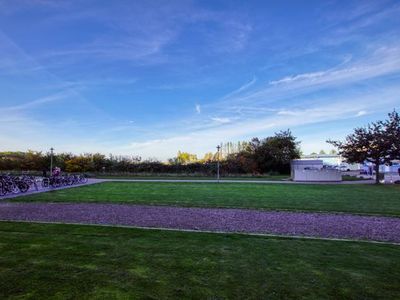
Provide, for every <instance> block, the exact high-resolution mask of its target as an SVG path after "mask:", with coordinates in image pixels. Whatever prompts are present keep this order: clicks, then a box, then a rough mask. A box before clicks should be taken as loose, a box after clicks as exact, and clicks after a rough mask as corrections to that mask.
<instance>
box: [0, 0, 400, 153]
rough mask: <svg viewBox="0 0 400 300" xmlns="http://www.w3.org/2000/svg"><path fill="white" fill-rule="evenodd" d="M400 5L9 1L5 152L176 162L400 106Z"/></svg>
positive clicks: (0, 34) (334, 127)
mask: <svg viewBox="0 0 400 300" xmlns="http://www.w3.org/2000/svg"><path fill="white" fill-rule="evenodd" d="M399 17H400V1H385V0H380V1H366V0H364V1H349V0H346V1H330V0H327V1H319V0H318V1H312V0H310V1H278V0H277V1H262V0H261V1H235V0H229V1H220V0H212V1H205V0H203V1H190V0H185V1H184V0H182V1H174V0H169V1H157V0H143V1H123V0H115V1H101V0H82V1H73V0H71V1H63V0H57V1H56V0H54V1H53V0H0V151H6V150H20V151H26V150H28V149H32V150H38V151H48V149H49V148H50V147H54V148H55V149H56V150H55V151H56V152H65V151H66V152H73V153H84V152H100V153H104V154H108V153H113V154H116V155H139V156H142V157H143V158H157V159H160V160H166V159H168V158H170V157H173V156H175V155H176V153H177V151H178V150H181V151H188V152H191V153H195V154H197V155H198V156H199V157H201V156H202V155H203V154H204V153H206V152H214V151H215V147H216V146H217V145H218V144H220V143H221V142H230V141H231V142H235V141H243V140H250V139H251V138H252V137H259V138H263V137H267V136H271V135H273V134H274V133H275V132H278V131H280V130H286V129H290V130H291V131H292V133H293V135H294V136H296V137H297V138H298V140H299V141H301V149H302V151H303V152H304V153H306V154H307V153H311V152H314V151H315V152H318V151H319V150H321V149H324V150H325V151H329V150H330V149H332V147H331V146H330V145H329V144H327V143H326V140H327V139H343V138H344V137H345V136H346V135H347V134H349V133H350V132H351V131H352V129H353V128H354V127H358V126H363V125H366V124H367V123H368V122H371V121H375V120H380V119H384V118H385V117H386V115H387V113H389V112H390V111H392V110H393V109H399V106H400V18H399Z"/></svg>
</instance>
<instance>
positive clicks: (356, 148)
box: [328, 111, 400, 183]
mask: <svg viewBox="0 0 400 300" xmlns="http://www.w3.org/2000/svg"><path fill="white" fill-rule="evenodd" d="M388 116H389V118H388V119H387V120H385V121H377V122H373V123H371V124H368V126H366V127H359V128H356V129H354V132H353V133H352V134H350V135H348V136H347V137H346V139H345V141H344V142H341V141H331V140H329V141H328V143H330V144H332V145H334V146H336V147H337V148H338V149H339V154H340V155H342V156H343V157H345V158H346V159H347V161H348V162H350V163H363V162H365V161H368V162H371V163H373V164H374V165H375V172H376V183H379V178H380V177H379V166H380V165H382V164H390V163H391V161H392V160H394V159H400V116H399V114H398V113H397V112H396V111H393V112H391V113H389V114H388Z"/></svg>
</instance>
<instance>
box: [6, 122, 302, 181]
mask: <svg viewBox="0 0 400 300" xmlns="http://www.w3.org/2000/svg"><path fill="white" fill-rule="evenodd" d="M299 157H300V150H299V142H298V141H296V138H295V137H294V136H293V135H292V133H291V132H290V130H286V131H282V132H278V133H276V134H275V135H274V136H271V137H267V138H263V139H260V138H253V139H252V140H251V141H249V142H238V143H226V144H223V145H222V151H221V152H220V153H217V152H214V153H212V152H210V153H206V154H205V156H204V157H203V158H202V159H198V158H197V156H196V155H194V154H190V153H188V152H180V151H179V152H178V154H177V156H176V157H174V158H171V159H169V160H168V162H166V163H163V162H160V161H158V160H156V159H148V160H144V161H142V160H141V158H140V157H138V156H122V155H120V156H115V155H111V154H110V155H108V156H106V155H104V154H101V153H84V154H79V155H77V154H73V153H58V154H54V155H53V165H54V166H58V167H60V168H61V169H62V170H63V171H66V172H94V173H102V172H105V173H136V174H140V173H150V174H151V173H157V174H160V173H170V174H201V175H214V174H215V172H216V162H217V161H220V166H221V174H266V173H281V174H288V173H289V172H290V161H291V160H292V159H295V158H299ZM49 166H50V153H49V152H46V153H43V152H38V151H27V152H0V170H3V171H5V170H15V171H49Z"/></svg>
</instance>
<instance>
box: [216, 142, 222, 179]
mask: <svg viewBox="0 0 400 300" xmlns="http://www.w3.org/2000/svg"><path fill="white" fill-rule="evenodd" d="M220 149H221V146H220V145H218V146H217V180H218V182H219V150H220Z"/></svg>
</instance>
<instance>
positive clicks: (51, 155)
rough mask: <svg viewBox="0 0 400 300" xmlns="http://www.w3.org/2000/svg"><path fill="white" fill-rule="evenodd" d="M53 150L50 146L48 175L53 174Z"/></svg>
mask: <svg viewBox="0 0 400 300" xmlns="http://www.w3.org/2000/svg"><path fill="white" fill-rule="evenodd" d="M53 151H54V148H53V147H51V148H50V176H51V175H52V174H53Z"/></svg>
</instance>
